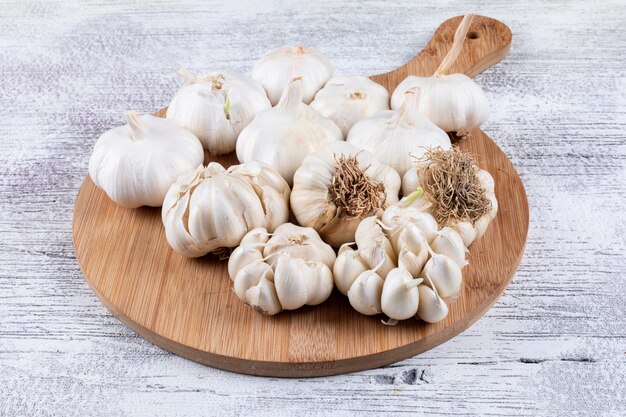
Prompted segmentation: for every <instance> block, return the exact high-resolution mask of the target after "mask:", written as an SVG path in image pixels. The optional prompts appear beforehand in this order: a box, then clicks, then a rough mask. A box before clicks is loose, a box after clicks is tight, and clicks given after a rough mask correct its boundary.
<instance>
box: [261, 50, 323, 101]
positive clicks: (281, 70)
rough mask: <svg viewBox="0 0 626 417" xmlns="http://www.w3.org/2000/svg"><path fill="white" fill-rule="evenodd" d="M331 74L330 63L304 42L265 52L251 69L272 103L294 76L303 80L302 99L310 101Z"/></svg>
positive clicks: (278, 97) (277, 98)
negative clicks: (304, 44)
mask: <svg viewBox="0 0 626 417" xmlns="http://www.w3.org/2000/svg"><path fill="white" fill-rule="evenodd" d="M331 75H332V65H331V63H330V61H329V60H328V58H326V57H325V56H324V55H323V54H322V53H321V52H320V51H318V50H317V49H314V48H310V47H307V46H303V45H296V46H283V47H280V48H277V49H275V50H273V51H270V52H268V53H267V54H265V55H264V56H263V57H262V58H261V59H260V60H259V61H258V62H257V63H256V64H255V65H254V68H253V70H252V79H253V80H256V81H258V82H259V83H260V84H261V85H262V86H263V88H265V91H266V92H267V96H268V97H269V99H270V102H271V103H272V105H273V106H275V105H276V104H277V103H278V101H279V99H280V96H281V94H282V92H283V90H284V88H285V86H287V85H288V84H289V82H290V81H291V80H292V79H293V78H301V79H302V80H303V84H304V88H303V99H304V102H305V103H307V104H308V103H310V102H311V101H312V100H313V97H314V96H315V93H317V92H318V91H319V90H320V89H321V88H322V86H323V85H324V83H326V81H328V79H329V78H330V76H331Z"/></svg>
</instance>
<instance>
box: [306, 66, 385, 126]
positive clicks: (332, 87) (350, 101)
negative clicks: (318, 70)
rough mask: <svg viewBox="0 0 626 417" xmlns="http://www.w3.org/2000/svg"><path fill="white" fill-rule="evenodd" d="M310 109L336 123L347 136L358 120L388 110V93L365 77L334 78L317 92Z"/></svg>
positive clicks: (337, 76) (340, 76) (339, 76)
mask: <svg viewBox="0 0 626 417" xmlns="http://www.w3.org/2000/svg"><path fill="white" fill-rule="evenodd" d="M311 107H313V108H314V109H315V110H317V111H318V112H320V114H321V115H322V116H326V117H328V118H329V119H331V120H332V121H333V122H335V123H336V124H337V126H339V127H340V128H341V132H342V133H343V136H344V137H346V136H348V131H349V130H350V128H351V127H352V126H353V125H354V124H355V123H356V122H358V121H359V120H361V119H363V118H365V117H369V116H372V115H374V114H375V113H377V112H379V111H381V110H389V92H388V91H387V89H386V88H385V87H383V86H382V85H380V84H378V83H375V82H374V81H372V80H370V79H369V78H367V77H363V76H352V77H346V76H342V75H335V76H334V77H333V78H331V79H330V80H328V82H327V83H326V85H325V86H324V88H322V89H321V90H320V91H318V92H317V94H316V95H315V99H314V100H313V101H312V102H311Z"/></svg>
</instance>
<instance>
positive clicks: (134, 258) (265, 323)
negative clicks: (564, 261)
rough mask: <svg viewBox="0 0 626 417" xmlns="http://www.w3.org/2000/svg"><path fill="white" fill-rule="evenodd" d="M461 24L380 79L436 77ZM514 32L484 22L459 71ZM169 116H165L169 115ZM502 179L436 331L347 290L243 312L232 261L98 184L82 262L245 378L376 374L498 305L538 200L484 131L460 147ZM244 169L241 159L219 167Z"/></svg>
mask: <svg viewBox="0 0 626 417" xmlns="http://www.w3.org/2000/svg"><path fill="white" fill-rule="evenodd" d="M460 20H461V17H456V18H453V19H450V20H448V21H446V22H445V23H443V24H442V25H441V26H440V27H439V29H438V30H437V31H436V33H435V35H434V37H433V38H432V39H431V41H430V42H429V43H428V45H427V46H426V48H425V49H424V50H423V51H422V52H421V53H420V54H419V55H418V56H417V57H416V58H415V59H413V60H412V61H411V62H409V63H408V64H406V65H404V66H403V67H401V68H398V69H397V70H395V71H393V72H391V73H388V74H382V75H376V76H373V77H372V79H374V80H375V81H377V82H379V83H380V84H382V85H384V86H385V87H387V88H388V89H389V91H390V92H391V91H393V89H394V88H395V87H396V85H397V84H398V83H399V82H400V81H402V80H403V79H404V78H405V77H406V76H407V75H411V74H413V75H430V74H432V73H433V71H434V70H435V68H436V67H437V66H438V64H439V62H440V61H441V59H442V58H443V56H444V55H445V53H446V52H447V51H448V49H449V47H450V44H451V42H452V39H453V35H454V31H455V29H456V27H457V25H458V24H459V22H460ZM510 42H511V32H510V31H509V29H508V28H507V27H506V26H505V25H503V24H502V23H500V22H498V21H496V20H493V19H490V18H486V17H481V16H477V17H475V18H474V20H473V22H472V26H471V28H470V32H469V33H468V39H467V41H466V42H465V45H464V48H463V51H462V53H461V55H460V57H459V59H458V61H457V63H456V64H455V67H453V68H452V72H464V73H466V74H468V75H471V76H473V75H475V74H477V73H479V72H480V71H482V70H484V69H485V68H487V67H489V66H490V65H492V64H494V63H496V62H498V61H499V60H501V59H502V58H503V57H504V56H505V55H506V52H507V50H508V48H509V45H510ZM158 114H160V115H162V111H161V112H159V113H158ZM459 146H460V147H461V148H462V149H464V150H467V151H470V152H472V153H473V154H475V155H476V156H477V158H478V160H479V164H480V166H481V167H482V168H484V169H486V170H488V171H489V172H490V173H491V174H492V175H493V177H494V179H495V184H496V196H497V198H498V202H499V211H498V215H497V217H496V219H495V220H494V221H493V222H492V223H491V224H490V225H489V228H488V230H487V233H486V234H485V235H484V236H483V237H482V238H481V239H480V240H478V241H477V242H475V243H474V244H473V245H472V246H471V247H470V254H469V261H470V264H469V266H468V267H466V268H465V269H464V271H463V279H464V281H463V290H462V295H461V297H460V298H459V299H458V301H457V302H456V303H454V304H453V305H451V308H450V314H449V315H448V317H447V318H446V319H445V320H443V321H442V322H440V323H437V324H426V323H423V322H421V321H418V320H405V321H403V322H400V323H399V324H398V325H397V326H385V325H383V324H381V316H376V317H369V316H363V315H361V314H359V313H357V312H356V311H354V310H353V309H352V308H351V307H350V305H349V303H348V300H347V298H345V297H344V296H342V295H341V294H340V293H339V292H338V291H336V290H335V291H334V293H333V295H332V296H331V297H330V299H328V300H327V301H326V302H324V303H323V304H321V305H319V306H316V307H305V308H302V309H300V310H297V311H286V312H283V313H281V314H279V315H277V316H274V317H267V316H264V315H262V314H259V313H258V312H256V311H255V310H253V309H252V308H250V307H248V306H246V305H244V304H243V303H242V302H241V301H240V300H239V299H238V298H237V297H236V296H235V294H234V293H233V291H232V290H231V280H230V279H229V277H228V274H227V271H226V264H227V263H226V262H225V261H220V260H219V259H217V258H215V257H212V256H205V257H203V258H199V259H188V258H185V257H183V256H181V255H179V254H177V253H175V252H173V251H172V250H171V249H170V247H169V246H168V244H167V242H166V239H165V232H164V230H163V226H162V224H161V217H160V214H161V211H160V209H157V208H139V209H125V208H122V207H119V206H117V205H116V204H114V203H113V202H112V201H110V200H109V199H108V197H107V196H106V194H105V193H104V192H102V191H100V190H99V189H98V188H96V187H95V185H94V184H93V182H92V181H91V179H90V178H89V177H87V178H85V181H84V182H83V184H82V187H81V188H80V191H79V193H78V197H77V199H76V204H75V207H74V223H73V237H74V247H75V249H76V258H77V259H78V262H79V264H80V266H81V269H82V271H83V273H84V275H85V278H86V280H87V282H88V283H89V284H90V285H91V287H92V288H93V290H94V292H95V293H96V295H97V296H98V297H99V298H100V300H101V301H102V303H103V304H104V305H105V306H106V308H108V309H109V311H111V313H112V314H113V315H115V316H116V317H118V318H119V319H120V320H121V321H122V322H124V323H125V324H126V325H128V326H129V327H130V328H131V329H133V330H134V331H135V332H137V333H138V334H140V335H141V336H143V337H145V338H146V339H148V340H150V341H152V342H153V343H155V344H157V345H159V346H161V347H163V348H164V349H167V350H169V351H171V352H174V353H176V354H178V355H181V356H183V357H186V358H189V359H191V360H194V361H197V362H200V363H203V364H206V365H210V366H214V367H217V368H222V369H227V370H231V371H235V372H241V373H247V374H254V375H271V376H287V377H300V376H317V375H331V374H338V373H344V372H350V371H356V370H362V369H369V368H374V367H378V366H382V365H385V364H389V363H391V362H395V361H399V360H401V359H405V358H407V357H410V356H413V355H416V354H418V353H421V352H424V351H425V350H428V349H431V348H432V347H434V346H437V345H438V344H440V343H442V342H444V341H446V340H448V339H450V338H452V337H453V336H455V335H457V334H459V333H460V332H462V331H463V330H465V329H466V328H468V327H469V326H470V325H471V324H472V323H474V322H475V321H476V320H477V319H478V318H479V317H480V316H482V315H483V314H484V313H485V311H487V309H489V307H490V306H491V305H492V304H493V303H494V302H495V301H496V300H497V299H498V297H499V296H500V294H501V293H502V292H503V291H504V289H505V287H506V286H507V284H508V283H509V281H510V280H511V278H512V276H513V274H514V273H515V270H516V269H517V266H518V264H519V262H520V259H521V256H522V253H523V250H524V244H525V241H526V235H527V231H528V202H527V200H526V193H525V191H524V186H523V184H522V182H521V180H520V178H519V176H518V174H517V172H516V171H515V168H514V167H513V165H512V164H511V162H510V161H509V160H508V158H507V157H506V155H504V153H503V152H502V151H501V150H500V148H498V146H497V145H496V144H495V143H494V142H493V141H492V140H491V139H489V137H487V136H486V135H485V134H484V133H483V132H482V131H480V130H475V131H473V132H472V135H471V139H469V140H466V141H465V142H462V143H461V144H460V145H459ZM217 160H218V161H220V162H222V163H223V164H225V165H230V164H234V163H237V161H236V159H235V157H234V156H233V155H230V156H226V157H223V158H218V159H217Z"/></svg>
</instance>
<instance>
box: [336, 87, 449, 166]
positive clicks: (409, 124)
mask: <svg viewBox="0 0 626 417" xmlns="http://www.w3.org/2000/svg"><path fill="white" fill-rule="evenodd" d="M419 101H420V92H419V90H415V91H411V93H410V94H409V99H407V100H406V101H405V102H404V103H403V105H402V106H401V108H400V109H399V110H397V111H394V110H384V111H381V112H378V113H376V114H375V115H373V116H371V117H367V118H365V119H362V120H360V121H358V122H357V123H356V124H355V125H354V126H352V129H350V132H349V133H348V138H347V141H348V142H349V143H351V144H353V145H354V146H356V147H357V148H360V149H365V150H366V151H369V152H371V153H373V154H374V155H376V158H377V159H378V160H379V161H380V162H382V163H383V164H386V165H389V166H391V167H392V168H393V169H395V170H396V171H397V172H398V174H400V176H402V175H404V173H405V172H407V171H408V170H409V168H411V167H412V166H413V165H414V164H415V161H416V159H419V158H420V157H421V155H423V154H424V153H425V152H426V151H427V150H428V149H429V148H433V147H440V148H443V149H449V148H450V146H452V145H451V143H450V138H449V137H448V135H447V134H446V132H444V131H443V130H441V129H439V128H438V127H437V126H436V125H435V124H433V123H432V122H431V121H430V120H428V119H427V118H426V116H424V115H423V114H421V113H419V112H418V111H417V107H418V106H419Z"/></svg>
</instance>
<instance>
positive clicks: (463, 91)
mask: <svg viewBox="0 0 626 417" xmlns="http://www.w3.org/2000/svg"><path fill="white" fill-rule="evenodd" d="M471 20H472V15H467V16H465V17H464V18H463V21H462V22H461V24H460V25H459V28H458V29H457V32H456V33H455V39H454V43H453V45H452V48H451V50H450V51H449V53H448V54H447V55H446V57H445V59H444V60H443V62H442V63H441V65H440V66H439V68H438V69H437V71H436V72H435V74H434V75H433V76H432V77H414V76H410V77H407V78H406V79H405V80H404V81H402V82H401V83H400V84H399V85H398V87H397V88H396V90H395V91H394V92H393V95H392V96H391V101H390V97H389V92H388V91H387V90H386V88H385V87H383V86H381V85H379V84H377V83H375V82H373V81H372V80H370V79H369V78H366V77H361V76H333V74H332V66H331V64H330V61H329V60H328V59H327V58H326V57H325V56H324V55H323V54H322V53H321V52H319V51H318V50H316V49H313V48H309V47H306V46H302V45H299V46H285V47H281V48H278V49H276V50H273V51H271V52H269V53H268V54H266V55H265V56H263V57H262V58H261V59H260V60H259V61H258V62H257V63H256V65H255V67H254V69H253V71H252V74H251V78H247V77H245V76H242V75H239V74H236V73H232V72H229V71H214V72H209V73H207V74H194V73H192V72H189V71H183V70H181V71H179V72H178V75H179V76H181V77H182V78H183V79H184V80H185V81H186V83H185V84H184V85H183V86H182V87H181V88H180V89H179V91H178V92H177V93H176V94H175V95H174V97H173V99H172V101H171V104H170V106H169V108H168V109H167V113H166V118H165V119H161V118H157V117H153V116H149V115H145V116H139V115H137V114H136V113H134V112H128V113H127V114H126V120H127V124H126V125H124V126H120V127H117V128H114V129H111V130H109V131H108V132H105V133H104V134H103V135H102V136H101V137H100V138H99V139H98V142H97V143H96V146H95V148H94V151H93V154H92V157H91V160H90V164H89V172H90V176H91V178H92V180H93V181H94V183H95V184H96V185H97V186H98V187H100V188H101V189H103V190H104V191H105V192H106V193H107V195H108V196H109V197H110V198H111V199H112V200H113V201H115V202H116V203H117V204H119V205H122V206H124V207H129V208H136V207H140V206H143V205H148V206H155V207H158V206H162V212H161V213H162V222H163V226H164V229H165V235H166V238H167V241H168V243H169V245H170V246H171V247H172V248H173V250H174V251H176V252H178V253H180V254H182V255H184V256H187V257H199V256H204V255H206V254H208V253H217V254H223V253H224V252H228V251H229V250H230V249H233V248H235V249H234V251H233V252H232V254H231V256H230V260H229V262H228V272H229V275H230V277H231V279H232V280H233V283H234V290H235V293H236V294H237V296H238V297H239V298H240V299H241V300H243V301H244V302H245V303H247V304H249V305H251V306H253V307H254V308H255V309H257V310H258V311H260V312H263V313H265V314H268V315H273V314H277V313H279V312H280V311H282V310H292V309H296V308H300V307H302V306H304V305H316V304H320V303H322V302H323V301H324V300H326V299H327V298H328V297H329V295H330V293H331V291H332V288H333V283H334V285H336V286H337V287H338V289H339V290H340V291H341V292H342V293H343V294H345V295H347V296H348V299H349V301H350V304H351V305H352V306H353V307H354V308H355V309H356V310H357V311H359V312H361V313H363V314H367V315H374V314H379V313H384V314H386V315H387V316H388V317H389V318H390V320H391V322H393V321H395V320H404V319H408V318H410V317H413V316H416V317H418V318H420V319H422V320H424V321H426V322H431V323H434V322H437V321H440V320H442V319H443V318H445V317H446V315H447V314H448V303H449V302H452V301H454V299H455V298H456V297H458V296H459V294H460V292H461V284H462V272H461V270H462V268H463V267H464V266H465V265H466V264H467V260H466V259H465V255H466V252H467V246H469V245H470V244H471V243H472V242H473V241H475V240H476V239H477V238H479V237H480V236H481V235H482V234H483V233H484V232H485V230H486V228H487V225H488V224H489V222H490V221H491V220H493V218H494V217H495V215H496V212H497V201H496V198H495V194H494V183H493V178H491V176H490V175H489V173H487V172H486V171H482V170H477V171H476V175H477V177H478V178H479V181H480V184H481V186H482V188H484V190H485V191H486V195H487V198H488V199H489V201H490V202H491V206H490V207H491V209H490V211H489V212H486V213H485V214H484V215H483V216H482V217H480V218H479V219H477V220H476V221H475V222H474V223H470V222H469V221H459V222H457V223H455V224H449V225H448V226H447V227H443V228H440V227H439V225H438V224H437V221H436V220H435V218H433V216H431V214H429V213H433V214H434V215H435V216H436V217H437V216H438V215H437V213H436V212H435V211H434V210H432V206H431V205H430V204H431V203H429V202H428V201H426V199H425V198H420V196H419V195H418V194H419V192H418V191H417V190H419V189H420V184H421V182H422V179H423V178H422V177H423V172H424V169H425V168H424V166H425V165H423V164H420V162H419V161H420V157H423V156H424V155H426V154H427V153H428V152H429V149H433V148H437V149H441V150H448V149H450V148H451V146H452V145H451V142H450V138H449V136H448V134H447V133H446V132H456V134H457V135H458V136H463V135H466V134H468V133H469V132H470V130H471V129H473V128H475V127H478V126H480V125H481V124H482V123H483V122H484V121H485V120H486V119H487V117H488V112H489V107H488V103H487V98H486V96H485V94H484V93H483V91H482V90H481V89H480V87H479V86H478V85H477V84H476V83H475V82H474V81H473V80H471V79H470V78H469V77H467V76H465V75H463V74H449V75H445V73H446V72H447V70H449V69H450V68H451V67H452V66H453V64H454V62H455V61H456V59H457V57H458V55H459V53H460V51H461V48H462V46H463V42H464V39H465V37H466V34H467V31H468V30H469V26H470V23H471ZM272 106H273V107H272ZM390 108H391V109H390ZM203 148H204V150H206V151H208V153H209V154H210V155H222V154H227V153H230V152H233V151H235V152H236V155H237V159H238V160H239V161H240V162H241V164H240V165H234V166H231V167H229V168H225V167H223V166H222V165H220V164H219V163H217V162H210V163H208V165H206V166H205V165H203V162H204V150H203ZM472 175H473V174H472ZM474 182H476V179H475V178H474ZM290 186H293V190H291V189H290ZM400 189H401V190H402V192H403V194H404V195H405V196H408V197H405V198H404V199H403V200H401V201H400V202H398V198H399V192H400ZM482 198H483V200H484V196H483V197H482ZM485 203H488V202H486V201H485ZM485 207H487V206H485ZM290 209H291V210H293V214H294V216H295V218H296V219H297V221H298V222H299V224H300V225H302V226H303V227H301V226H299V225H295V224H292V223H288V221H289V216H290ZM481 214H482V213H481ZM437 218H438V219H439V218H440V217H437ZM331 245H332V246H334V247H339V253H338V255H337V254H336V253H335V251H334V250H333V249H332V247H331ZM352 245H356V248H353V247H352Z"/></svg>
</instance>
